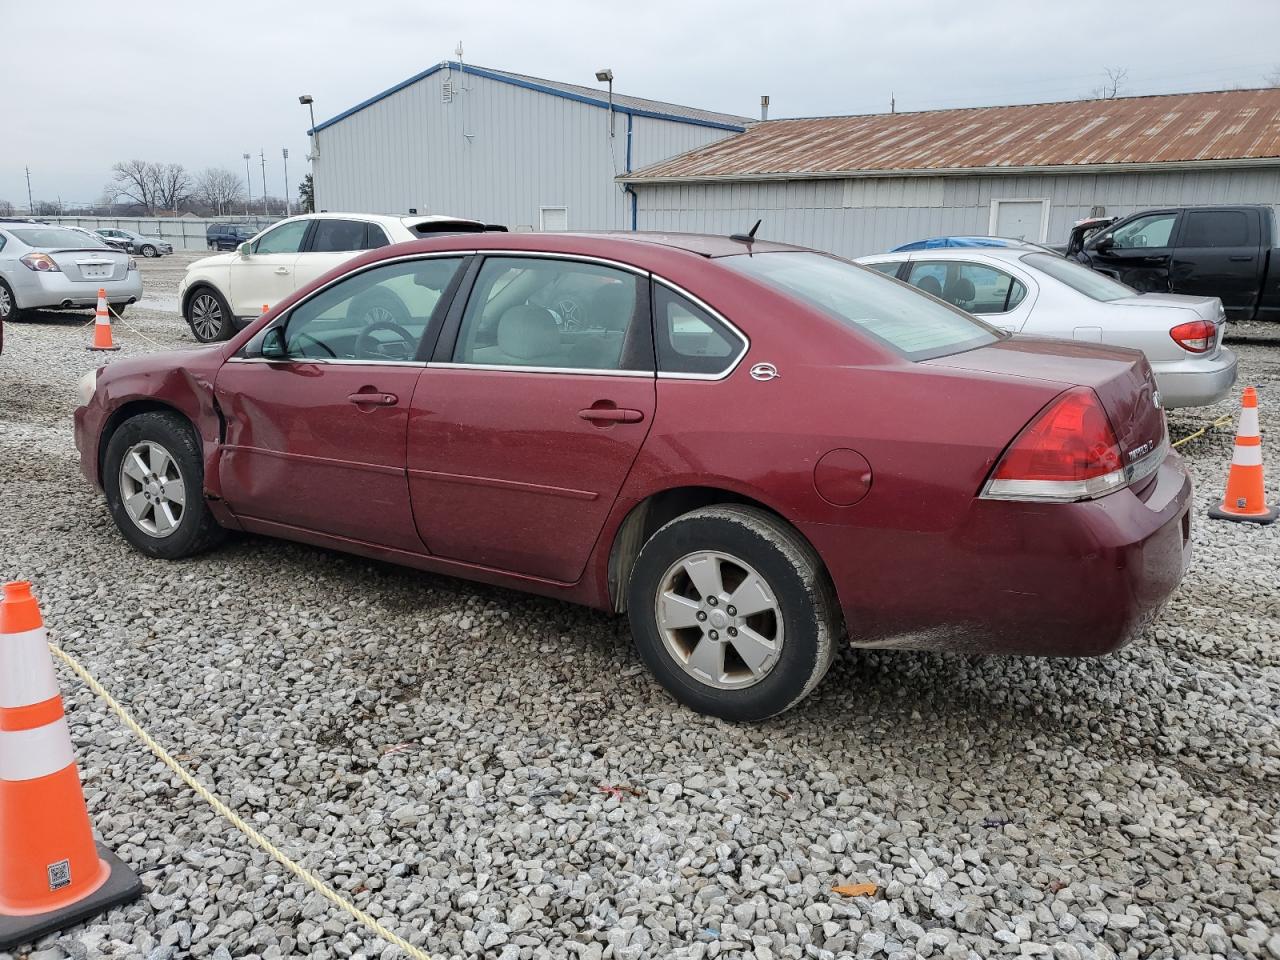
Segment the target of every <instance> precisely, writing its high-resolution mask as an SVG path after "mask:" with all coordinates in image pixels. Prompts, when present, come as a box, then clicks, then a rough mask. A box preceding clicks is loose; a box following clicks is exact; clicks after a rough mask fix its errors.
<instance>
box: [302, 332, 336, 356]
mask: <svg viewBox="0 0 1280 960" xmlns="http://www.w3.org/2000/svg"><path fill="white" fill-rule="evenodd" d="M293 336H294V339H295V340H310V341H311V342H312V343H314V344H315V345H316V346H317V347H319V348H320V349H321V350H323V351H324V352H325V353H327V354H328V355H329V356H331V357H334V358H336V357H337V356H338V355H337V354H336V353H334V352H333V348H332V347H331V346H329V345H328V344H327V343H325V342H324V341H323V340H317V339H316V338H315V337H313V336H312V335H311V334H309V333H302V332H299V333H295V334H294V335H293Z"/></svg>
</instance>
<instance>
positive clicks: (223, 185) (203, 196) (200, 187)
mask: <svg viewBox="0 0 1280 960" xmlns="http://www.w3.org/2000/svg"><path fill="white" fill-rule="evenodd" d="M193 196H194V198H195V199H196V200H197V201H198V202H199V203H201V204H203V205H204V206H206V207H208V208H209V210H211V211H212V212H214V213H215V214H217V215H219V216H221V215H222V214H224V213H227V212H229V211H230V210H231V209H232V208H233V207H234V206H236V205H238V204H239V203H241V202H242V201H243V200H244V184H242V183H241V182H240V176H239V174H237V173H236V172H235V171H233V170H228V169H227V168H226V167H209V168H207V169H205V170H202V171H201V172H200V174H199V175H198V176H197V177H196V181H195V190H194V192H193Z"/></svg>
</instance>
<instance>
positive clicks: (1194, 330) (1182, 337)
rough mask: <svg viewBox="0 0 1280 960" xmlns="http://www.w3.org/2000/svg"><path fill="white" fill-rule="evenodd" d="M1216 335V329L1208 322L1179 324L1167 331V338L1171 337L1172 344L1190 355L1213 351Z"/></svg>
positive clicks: (1195, 321) (1194, 321)
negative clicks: (1188, 351)
mask: <svg viewBox="0 0 1280 960" xmlns="http://www.w3.org/2000/svg"><path fill="white" fill-rule="evenodd" d="M1217 335H1218V328H1217V327H1216V326H1214V325H1213V324H1212V323H1210V322H1209V321H1208V320H1192V321H1190V322H1189V323H1180V324H1178V325H1177V326H1176V327H1174V328H1173V329H1172V330H1170V331H1169V336H1171V337H1173V342H1174V343H1176V344H1177V345H1178V346H1180V347H1182V349H1184V350H1190V351H1191V352H1192V353H1204V352H1205V351H1206V350H1211V349H1213V341H1214V338H1215V337H1217Z"/></svg>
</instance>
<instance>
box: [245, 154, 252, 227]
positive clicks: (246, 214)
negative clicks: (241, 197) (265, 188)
mask: <svg viewBox="0 0 1280 960" xmlns="http://www.w3.org/2000/svg"><path fill="white" fill-rule="evenodd" d="M244 182H245V184H246V185H247V186H248V187H249V198H248V199H247V200H245V202H244V215H245V216H246V217H247V216H248V215H249V204H251V203H253V179H252V178H251V177H250V176H249V155H248V154H247V153H246V154H245V155H244Z"/></svg>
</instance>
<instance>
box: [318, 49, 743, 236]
mask: <svg viewBox="0 0 1280 960" xmlns="http://www.w3.org/2000/svg"><path fill="white" fill-rule="evenodd" d="M446 83H451V84H452V87H453V95H452V100H451V102H447V103H446V102H444V98H443V90H444V85H445V84H446ZM608 116H609V115H608V112H607V111H606V110H604V109H602V108H600V107H595V106H592V105H590V104H585V103H578V102H576V101H573V100H568V99H564V98H562V97H556V96H552V95H549V94H545V93H541V92H539V91H536V90H529V89H525V88H522V87H518V86H514V85H511V84H507V83H502V82H499V81H496V80H490V79H488V78H486V77H479V76H476V75H474V74H470V73H468V74H465V75H463V74H462V73H460V72H458V71H440V72H438V73H435V74H432V75H431V76H429V77H425V78H423V79H422V80H420V81H418V82H417V83H414V84H412V85H410V86H408V87H405V88H404V89H403V90H399V91H397V92H396V93H393V94H391V95H390V96H388V97H386V98H384V99H382V100H380V101H378V102H377V103H374V104H371V105H370V106H368V107H366V108H364V109H363V110H360V111H358V112H357V113H354V114H352V115H351V116H350V117H347V118H346V119H344V120H341V121H339V122H338V123H336V124H334V125H333V126H331V127H327V128H325V129H324V130H321V131H320V133H319V135H318V136H319V146H320V156H319V158H318V159H317V160H316V162H315V177H316V206H317V209H321V210H331V211H337V210H344V211H353V212H363V213H393V214H394V213H399V214H405V213H408V211H409V209H410V208H417V210H418V212H419V213H423V214H426V213H443V214H452V215H455V216H463V217H474V218H476V219H480V220H485V221H489V222H496V223H505V224H507V225H508V226H509V227H510V228H511V229H513V230H514V229H519V228H525V229H535V230H536V229H538V226H539V210H540V208H541V207H565V208H567V212H568V225H569V229H570V230H603V229H625V228H628V227H630V225H631V218H630V207H629V203H628V200H627V197H626V196H625V194H624V193H623V190H622V187H621V186H620V185H618V184H617V183H615V182H614V179H613V178H614V176H615V174H618V173H622V172H623V171H624V169H625V167H626V157H627V154H626V150H627V116H626V115H625V114H622V113H618V114H615V116H614V124H615V127H614V130H615V136H614V137H613V138H612V141H611V140H610V137H609V124H608ZM728 135H729V132H728V131H724V130H717V129H714V128H712V127H703V126H695V125H693V124H688V123H675V122H671V121H667V120H656V119H651V118H647V117H636V118H634V120H633V126H632V134H631V138H632V139H631V151H632V155H631V157H632V169H637V168H638V167H640V166H642V165H644V164H648V163H654V162H656V161H658V160H661V159H664V158H666V157H670V156H673V155H674V154H677V153H682V152H684V151H686V150H692V149H693V148H694V147H699V146H702V145H704V144H707V143H711V142H712V141H715V140H719V139H721V138H723V137H725V136H728Z"/></svg>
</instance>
